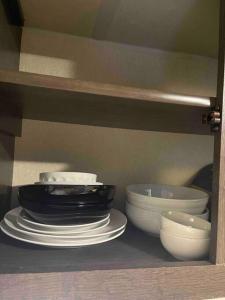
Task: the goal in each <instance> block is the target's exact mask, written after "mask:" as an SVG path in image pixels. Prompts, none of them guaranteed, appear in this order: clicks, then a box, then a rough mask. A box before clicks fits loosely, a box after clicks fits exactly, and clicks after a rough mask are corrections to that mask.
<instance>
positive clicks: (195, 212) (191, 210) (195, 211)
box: [127, 195, 205, 215]
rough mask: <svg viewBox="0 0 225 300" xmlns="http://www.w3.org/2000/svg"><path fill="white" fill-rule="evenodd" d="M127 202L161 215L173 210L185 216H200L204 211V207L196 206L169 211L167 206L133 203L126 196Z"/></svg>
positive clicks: (130, 198) (131, 198)
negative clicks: (184, 213) (185, 214)
mask: <svg viewBox="0 0 225 300" xmlns="http://www.w3.org/2000/svg"><path fill="white" fill-rule="evenodd" d="M127 202H129V203H131V204H132V205H134V206H137V207H139V208H142V209H147V210H151V211H154V212H158V213H161V212H163V211H168V210H173V211H183V212H186V213H187V214H191V215H198V214H202V213H203V212H204V211H205V207H203V206H202V205H201V206H199V207H198V206H197V207H192V208H190V207H174V208H173V209H171V208H170V207H167V206H163V207H161V206H156V205H151V204H143V203H141V202H139V201H135V200H133V196H131V197H129V195H128V199H127Z"/></svg>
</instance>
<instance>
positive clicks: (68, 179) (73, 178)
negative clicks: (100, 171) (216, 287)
mask: <svg viewBox="0 0 225 300" xmlns="http://www.w3.org/2000/svg"><path fill="white" fill-rule="evenodd" d="M39 178H40V182H41V183H61V184H62V183H71V184H72V183H74V184H76V183H79V184H94V183H96V180H97V175H96V174H91V173H82V172H44V173H40V175H39Z"/></svg>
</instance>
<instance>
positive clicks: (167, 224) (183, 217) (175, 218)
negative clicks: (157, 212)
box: [161, 211, 211, 239]
mask: <svg viewBox="0 0 225 300" xmlns="http://www.w3.org/2000/svg"><path fill="white" fill-rule="evenodd" d="M161 230H164V231H167V232H168V233H171V234H174V235H177V236H182V237H187V238H196V239H198V238H201V239H204V238H205V239H206V238H209V237H210V233H211V223H209V222H208V221H206V220H203V219H201V218H199V217H196V216H193V215H189V214H186V213H183V212H178V211H167V212H163V213H162V214H161Z"/></svg>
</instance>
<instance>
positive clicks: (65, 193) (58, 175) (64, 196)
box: [18, 172, 115, 224]
mask: <svg viewBox="0 0 225 300" xmlns="http://www.w3.org/2000/svg"><path fill="white" fill-rule="evenodd" d="M96 180H97V176H96V175H95V174H90V173H80V172H53V173H52V172H47V173H41V174H40V181H39V182H37V183H35V184H31V185H24V186H20V187H19V191H18V200H19V203H20V205H21V206H22V208H23V209H24V210H25V211H26V213H27V214H28V215H29V216H30V217H32V218H33V219H34V220H36V221H38V222H41V223H47V224H65V223H74V222H75V223H85V222H90V221H95V220H96V221H97V220H101V219H104V218H105V217H106V216H107V215H109V212H110V209H111V207H112V201H113V195H114V190H115V187H114V186H112V185H104V184H102V183H100V182H97V181H96Z"/></svg>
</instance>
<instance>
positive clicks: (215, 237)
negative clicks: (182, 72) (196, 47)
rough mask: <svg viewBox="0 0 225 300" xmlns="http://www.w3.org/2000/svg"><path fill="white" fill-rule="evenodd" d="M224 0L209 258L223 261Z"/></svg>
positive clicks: (224, 165) (222, 1) (224, 240)
mask: <svg viewBox="0 0 225 300" xmlns="http://www.w3.org/2000/svg"><path fill="white" fill-rule="evenodd" d="M224 58H225V1H224V0H221V1H220V37H219V63H218V84H217V106H218V108H219V109H220V111H221V128H220V131H218V132H217V133H216V134H215V139H214V141H215V142H214V178H213V196H212V220H213V222H212V240H211V260H212V262H213V263H216V264H224V263H225V112H224V101H225V86H224V70H225V67H224V63H225V59H224Z"/></svg>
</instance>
